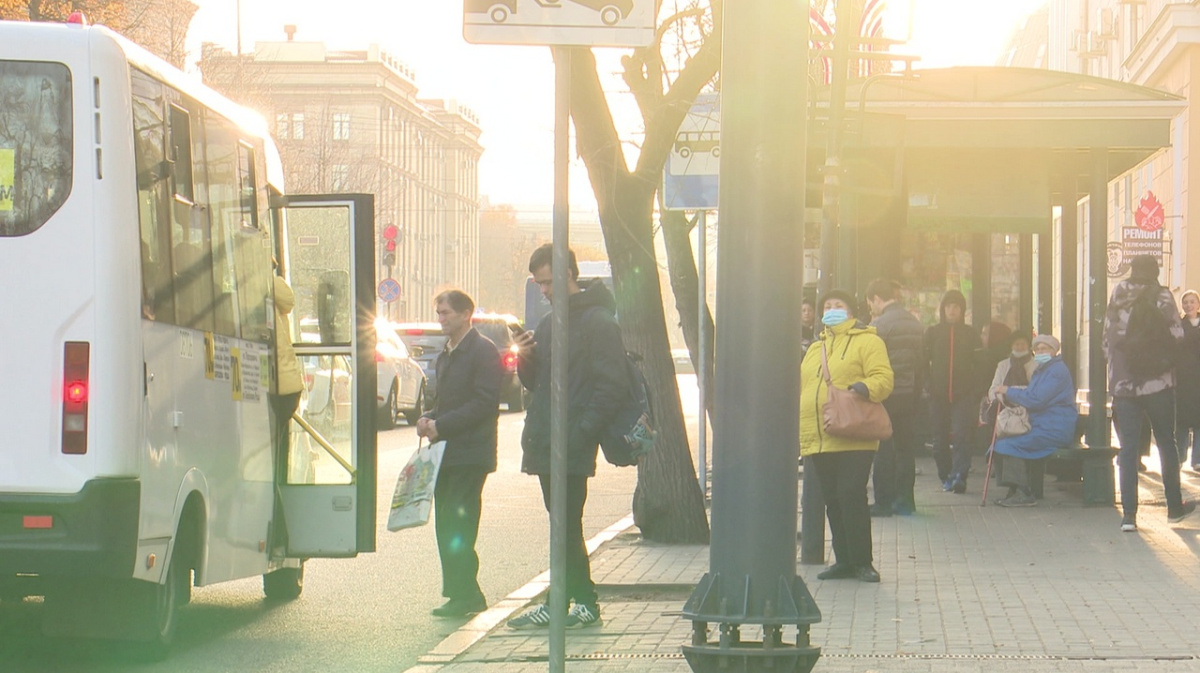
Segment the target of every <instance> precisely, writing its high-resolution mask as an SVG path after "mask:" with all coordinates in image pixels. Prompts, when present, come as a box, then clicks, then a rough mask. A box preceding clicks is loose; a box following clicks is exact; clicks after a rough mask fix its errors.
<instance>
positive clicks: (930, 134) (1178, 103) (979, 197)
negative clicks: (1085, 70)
mask: <svg viewBox="0 0 1200 673" xmlns="http://www.w3.org/2000/svg"><path fill="white" fill-rule="evenodd" d="M814 93H815V94H816V100H815V101H814V105H815V109H814V110H813V111H812V112H811V113H810V129H809V145H808V147H809V150H808V162H809V176H810V178H809V190H808V192H809V196H810V198H809V199H808V203H809V204H810V205H815V204H816V203H819V202H820V198H819V197H818V198H814V197H816V195H818V194H819V193H820V192H819V189H820V188H819V185H820V179H821V170H820V167H821V166H822V165H823V164H824V163H825V135H826V129H827V126H828V119H829V115H828V99H829V97H828V89H826V90H824V91H816V92H814ZM1185 107H1186V102H1185V101H1184V100H1183V99H1182V98H1180V97H1178V96H1174V95H1171V94H1167V93H1163V92H1161V91H1157V90H1154V89H1149V88H1145V87H1141V86H1136V85H1132V84H1126V83H1122V82H1117V81H1113V80H1107V79H1101V78H1097V77H1091V76H1086V75H1079V74H1074V73H1066V72H1059V71H1050V70H1038V69H1025V68H998V67H963V68H948V69H938V70H918V71H913V72H911V73H906V74H904V75H899V74H895V75H875V76H872V77H868V78H866V79H864V80H859V81H856V82H851V83H850V85H849V87H848V90H847V95H846V108H847V109H846V110H845V114H844V117H843V118H844V120H845V126H843V133H842V137H843V143H842V151H841V165H842V167H843V171H844V172H843V176H842V180H841V184H842V191H841V199H840V210H839V220H840V227H839V232H838V242H837V245H838V270H837V274H836V277H837V279H838V280H837V283H838V284H839V285H841V286H843V287H846V288H847V289H851V290H861V289H863V288H864V287H865V286H866V284H867V283H868V282H870V280H871V279H872V278H875V277H879V276H883V277H888V278H896V279H899V280H901V281H902V282H904V281H905V278H906V275H909V274H911V273H912V269H911V268H910V267H912V265H913V260H912V257H911V256H910V257H908V258H906V257H904V256H903V255H902V254H900V252H899V251H902V250H904V249H905V248H906V245H907V247H908V248H909V249H911V248H913V247H914V246H913V242H912V241H911V240H907V239H910V238H912V237H914V236H920V235H923V234H924V235H928V233H929V232H943V233H946V234H948V235H953V236H955V237H956V238H955V240H956V241H959V243H960V247H962V248H965V250H963V251H961V252H959V255H960V256H963V257H966V256H967V254H966V253H968V252H969V257H970V259H969V260H965V261H964V266H968V265H969V268H970V269H971V270H972V273H971V274H970V278H969V279H966V278H963V279H959V280H960V282H961V285H962V287H964V288H966V289H967V290H968V292H966V294H968V297H969V305H970V308H971V312H972V315H973V319H972V322H973V323H974V324H975V325H976V326H981V325H985V324H987V323H988V321H989V320H991V310H992V309H991V307H992V288H991V280H992V278H993V276H994V273H993V272H994V271H995V270H994V269H993V268H992V250H991V246H990V241H991V237H992V235H993V234H1004V235H1005V237H1006V238H1007V237H1012V238H1013V240H1015V241H1018V242H1019V253H1018V254H1017V255H1016V256H1015V258H1016V259H1015V260H1014V261H1017V264H1018V266H1019V269H1017V270H1016V272H1015V274H1016V275H1017V276H1018V277H1019V282H1018V283H1016V284H1017V285H1019V293H1020V298H1019V304H1020V308H1019V312H1018V314H1019V316H1020V321H1021V322H1020V323H1019V324H1018V325H1012V326H1013V327H1018V326H1024V325H1032V326H1035V327H1036V328H1037V330H1038V331H1039V332H1058V331H1061V334H1059V337H1060V339H1061V341H1062V345H1063V356H1064V358H1065V360H1066V362H1067V363H1068V365H1069V366H1070V367H1071V368H1072V371H1073V372H1074V373H1075V375H1076V382H1077V384H1078V385H1079V386H1080V387H1081V388H1084V387H1086V388H1087V389H1088V404H1087V408H1089V409H1096V408H1100V409H1103V408H1105V404H1106V401H1107V385H1106V362H1105V358H1104V354H1103V351H1102V348H1101V338H1102V331H1103V325H1104V313H1105V307H1106V304H1107V301H1108V277H1107V256H1108V251H1107V243H1108V223H1109V216H1110V214H1109V212H1108V211H1109V199H1108V185H1109V182H1110V181H1111V180H1113V179H1114V178H1116V177H1118V176H1120V175H1122V174H1124V173H1126V172H1128V171H1130V170H1131V169H1133V168H1135V167H1137V166H1139V165H1141V164H1143V163H1144V162H1146V161H1147V160H1148V159H1149V158H1150V157H1151V156H1152V155H1154V154H1155V153H1157V152H1159V151H1160V150H1161V149H1163V148H1166V147H1168V146H1169V144H1170V139H1171V128H1172V120H1174V119H1175V117H1176V116H1177V115H1178V114H1179V113H1180V112H1182V111H1183V110H1184V109H1185ZM1084 201H1086V207H1084V208H1081V207H1080V204H1081V202H1084ZM1056 207H1057V208H1058V209H1059V210H1060V211H1061V215H1060V217H1058V218H1057V219H1056V218H1055V217H1054V211H1055V209H1056ZM1081 214H1082V215H1081ZM906 237H907V238H906ZM1035 237H1036V243H1037V245H1036V250H1037V254H1036V255H1035V254H1034V245H1033V244H1034V241H1035ZM918 247H919V246H918ZM1073 251H1075V253H1076V254H1072V252H1073ZM1056 252H1057V254H1056ZM1035 265H1036V269H1035ZM1035 272H1036V278H1037V281H1036V283H1035V280H1034V278H1035ZM942 282H943V286H942V288H941V289H942V290H944V289H946V287H948V286H952V285H955V283H954V281H953V279H949V278H947V279H945V280H943V281H942ZM931 294H932V293H931ZM1035 300H1036V304H1035ZM1081 302H1083V303H1081ZM1025 321H1028V322H1025ZM1056 327H1057V329H1056ZM1086 443H1087V445H1088V446H1097V447H1108V446H1110V430H1109V423H1108V422H1107V418H1106V414H1094V415H1092V417H1091V418H1090V420H1089V422H1088V428H1087V439H1086Z"/></svg>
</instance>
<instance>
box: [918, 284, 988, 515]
mask: <svg viewBox="0 0 1200 673" xmlns="http://www.w3.org/2000/svg"><path fill="white" fill-rule="evenodd" d="M966 313H967V298H966V297H964V296H963V294H962V293H961V292H959V291H958V290H949V291H947V292H946V294H945V295H943V296H942V304H941V307H940V309H939V316H940V320H939V322H938V324H936V325H934V326H933V327H930V328H929V329H928V330H927V331H926V332H925V355H924V360H925V362H924V364H925V366H926V367H928V371H929V376H928V377H926V379H925V380H926V381H927V382H928V386H929V415H930V422H931V426H932V434H933V459H934V462H936V463H937V469H938V479H939V480H941V482H942V490H944V491H954V492H955V493H966V492H967V473H968V472H970V470H971V438H972V437H973V436H974V433H973V431H972V430H973V428H974V427H975V422H976V417H977V415H978V412H979V407H978V405H979V396H980V393H981V387H980V382H979V378H980V377H979V376H978V375H976V373H975V362H976V358H977V356H976V353H975V351H977V350H978V349H980V348H981V347H982V342H981V341H980V340H979V333H978V332H976V331H975V328H974V327H971V326H970V325H968V324H966V322H965V316H966ZM952 448H953V453H951V449H952Z"/></svg>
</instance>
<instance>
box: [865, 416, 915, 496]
mask: <svg viewBox="0 0 1200 673" xmlns="http://www.w3.org/2000/svg"><path fill="white" fill-rule="evenodd" d="M916 402H917V400H916V396H915V395H911V394H909V395H892V396H891V397H889V398H887V399H886V400H884V402H883V406H884V408H885V409H887V412H888V417H889V418H891V420H892V436H891V437H890V438H888V439H885V440H883V441H882V442H879V452H878V453H876V454H875V469H874V472H873V474H872V476H871V484H872V486H873V487H874V491H875V504H876V505H881V506H886V507H894V508H897V509H898V510H900V511H909V512H911V511H913V510H914V509H915V503H914V499H913V482H914V481H915V480H916V475H917V463H916V446H915V445H914V441H915V440H914V439H913V416H914V414H915V412H916V408H917V404H916Z"/></svg>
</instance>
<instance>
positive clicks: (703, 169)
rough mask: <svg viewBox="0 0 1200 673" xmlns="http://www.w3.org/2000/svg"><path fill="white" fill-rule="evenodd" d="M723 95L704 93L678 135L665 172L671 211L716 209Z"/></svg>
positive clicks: (667, 200)
mask: <svg viewBox="0 0 1200 673" xmlns="http://www.w3.org/2000/svg"><path fill="white" fill-rule="evenodd" d="M720 157H721V96H720V95H719V94H715V93H707V94H700V95H699V96H696V100H695V102H694V103H692V107H691V109H690V110H688V113H687V116H686V117H684V118H683V122H682V123H680V125H679V131H678V132H677V133H676V134H675V144H674V145H673V146H672V147H671V154H670V155H669V156H668V157H667V165H666V167H665V169H664V172H663V202H664V203H665V204H666V207H667V209H668V210H716V209H717V191H718V185H719V175H718V173H719V169H720V166H721V160H720Z"/></svg>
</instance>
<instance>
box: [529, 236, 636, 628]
mask: <svg viewBox="0 0 1200 673" xmlns="http://www.w3.org/2000/svg"><path fill="white" fill-rule="evenodd" d="M553 258H554V249H553V246H552V245H551V244H549V243H547V244H545V245H543V246H541V247H539V248H538V249H536V250H534V251H533V255H532V256H530V258H529V273H531V274H532V275H533V282H534V283H536V284H537V286H538V288H539V289H540V290H541V292H542V295H543V296H545V297H546V299H547V300H549V301H550V302H551V303H555V302H557V301H566V302H567V314H568V325H569V327H568V334H567V346H568V348H567V371H568V373H567V408H568V413H567V426H568V430H567V484H566V488H567V518H566V523H567V553H566V556H567V581H566V584H567V598H568V599H569V600H571V601H573V602H574V605H573V606H572V607H571V609H570V613H569V614H568V615H567V621H566V626H567V628H580V627H584V626H591V625H593V624H598V623H600V608H599V605H598V597H597V595H596V585H595V584H594V583H593V582H592V574H591V566H590V564H589V562H588V554H587V549H586V547H585V546H584V541H583V506H584V504H585V502H586V501H587V484H588V478H590V477H592V476H594V475H595V474H596V452H597V449H598V448H599V446H600V435H601V433H602V432H603V430H604V428H605V427H607V424H608V423H609V422H610V421H611V420H612V418H613V416H615V415H616V413H617V412H618V411H619V410H620V408H621V404H622V402H623V401H624V399H625V398H626V397H627V395H628V392H627V391H628V390H629V386H630V382H629V381H628V377H627V375H626V373H625V372H626V368H625V357H626V356H625V347H624V345H623V343H622V341H621V328H620V327H619V326H618V325H617V321H616V300H614V299H613V295H612V293H611V292H609V291H608V288H607V287H605V285H604V283H603V282H601V281H599V280H594V281H592V282H591V283H588V284H587V285H586V286H581V285H580V284H579V264H578V263H577V262H576V261H575V253H574V251H570V261H569V271H568V274H567V296H566V297H555V296H554V294H553V282H552V281H553V278H554V273H553V269H552V268H551V264H552V262H553ZM553 322H554V314H553V313H548V314H546V316H544V317H543V318H542V320H541V322H539V323H538V325H537V328H536V329H535V330H534V331H533V332H532V333H531V332H523V333H522V334H519V335H517V337H516V345H517V347H518V348H519V349H520V357H519V360H518V364H517V374H518V376H520V377H521V383H522V384H523V385H524V386H525V387H526V388H528V389H529V390H530V399H529V410H528V412H527V413H526V415H525V428H524V430H523V431H522V432H521V449H522V451H523V454H524V455H523V457H522V459H521V471H522V472H524V473H526V474H534V475H537V477H538V480H539V482H540V483H541V487H542V500H543V502H544V504H545V506H546V510H547V512H549V510H550V355H551V338H552V335H551V333H552V331H553V326H554V325H553ZM549 625H550V609H549V606H548V605H545V604H543V605H538V606H536V607H534V608H532V609H530V610H528V611H526V612H525V613H523V614H521V615H518V616H517V617H514V618H512V619H510V620H509V621H508V626H509V627H510V628H514V629H528V628H546V627H548V626H549Z"/></svg>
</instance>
